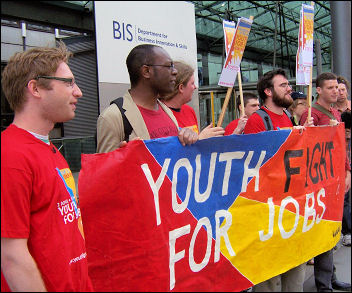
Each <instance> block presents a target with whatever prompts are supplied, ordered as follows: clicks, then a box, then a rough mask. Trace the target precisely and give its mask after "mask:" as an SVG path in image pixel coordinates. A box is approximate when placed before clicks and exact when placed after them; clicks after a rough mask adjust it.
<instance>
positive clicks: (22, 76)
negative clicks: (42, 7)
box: [1, 41, 73, 111]
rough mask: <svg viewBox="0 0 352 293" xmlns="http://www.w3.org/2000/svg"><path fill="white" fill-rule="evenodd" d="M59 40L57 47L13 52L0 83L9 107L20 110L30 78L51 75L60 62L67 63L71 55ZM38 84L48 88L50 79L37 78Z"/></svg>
mask: <svg viewBox="0 0 352 293" xmlns="http://www.w3.org/2000/svg"><path fill="white" fill-rule="evenodd" d="M72 55H73V54H72V52H69V51H68V50H67V48H66V45H65V44H64V43H63V42H62V41H61V42H59V44H58V47H54V48H49V47H36V48H32V49H30V50H27V51H24V52H17V53H15V54H14V55H13V56H12V57H11V58H10V59H9V61H8V63H7V65H6V67H5V68H4V71H3V73H2V78H1V85H2V89H3V91H4V94H5V96H6V99H7V101H8V102H9V104H10V107H11V109H12V110H14V111H20V110H21V109H22V107H23V104H24V102H25V97H24V90H25V88H26V87H27V84H28V82H29V81H30V80H32V79H35V78H36V77H37V76H39V75H52V74H54V73H55V72H56V70H57V68H58V67H59V65H60V63H61V62H65V63H67V62H68V60H69V58H70V57H71V56H72ZM37 83H38V85H39V86H42V87H44V88H50V80H46V79H39V80H38V81H37Z"/></svg>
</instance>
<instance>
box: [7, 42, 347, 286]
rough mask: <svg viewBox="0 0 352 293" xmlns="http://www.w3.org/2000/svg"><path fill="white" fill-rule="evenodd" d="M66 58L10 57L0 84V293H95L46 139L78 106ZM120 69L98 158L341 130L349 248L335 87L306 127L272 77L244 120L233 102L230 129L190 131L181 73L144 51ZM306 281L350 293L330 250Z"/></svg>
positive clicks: (325, 86) (328, 88) (68, 186)
mask: <svg viewBox="0 0 352 293" xmlns="http://www.w3.org/2000/svg"><path fill="white" fill-rule="evenodd" d="M71 55H72V54H71V53H70V52H69V51H68V50H67V48H66V47H65V45H64V44H63V43H61V44H60V45H59V46H58V47H57V48H33V49H30V50H27V51H25V52H21V53H16V54H15V55H14V56H12V57H11V58H10V60H9V62H8V64H7V65H6V67H5V69H4V71H3V74H2V87H3V90H4V93H5V96H6V98H7V100H8V102H9V104H10V106H11V108H12V109H13V110H14V114H15V115H14V120H13V123H12V124H11V125H10V126H9V127H8V128H7V129H6V130H5V131H3V132H2V133H1V290H2V291H8V290H11V291H38V292H39V291H93V290H94V284H92V282H91V280H90V278H89V269H88V261H87V253H86V248H85V242H84V230H83V226H82V220H81V214H80V209H79V202H78V199H77V192H76V188H75V184H74V179H73V176H72V173H71V171H70V169H69V166H68V164H67V162H66V160H65V158H64V157H63V156H62V155H61V153H60V151H59V150H58V149H57V148H56V147H55V146H54V145H53V144H52V143H51V142H50V139H49V132H50V131H51V130H52V129H53V127H54V125H55V123H58V122H66V121H69V120H71V119H73V118H74V116H75V109H76V107H77V103H78V101H79V99H80V98H81V97H82V92H81V90H80V88H79V87H78V85H77V84H76V82H75V79H74V75H73V73H72V72H71V70H70V68H69V66H68V60H69V58H70V57H71ZM126 65H127V69H128V73H129V77H130V85H131V87H130V89H129V90H127V91H126V92H125V94H124V95H123V96H122V97H120V98H118V99H116V100H114V101H112V102H111V104H110V105H109V106H108V107H107V108H106V109H105V110H104V111H103V112H102V113H101V114H100V115H99V117H98V120H97V153H104V152H110V151H114V150H116V149H117V148H122V147H125V146H126V145H127V144H128V142H129V141H131V140H135V139H154V138H160V137H167V136H177V137H178V139H179V141H180V143H181V144H182V145H183V146H185V147H187V145H191V144H194V143H196V142H197V141H198V140H199V139H206V138H209V137H218V136H223V135H242V134H250V133H258V132H262V131H268V130H280V129H285V128H290V129H292V128H297V129H304V128H306V127H314V126H315V125H336V124H338V123H341V122H342V121H343V122H344V123H345V132H346V146H347V148H346V152H347V156H346V164H345V170H346V178H344V181H345V182H344V185H345V202H344V211H343V221H342V234H343V244H344V245H347V246H350V245H351V208H350V203H349V190H350V186H351V182H350V181H351V168H350V159H351V157H350V128H351V102H350V100H348V90H349V83H348V81H347V80H346V79H345V78H344V77H341V76H336V75H335V74H333V73H322V74H320V75H319V76H317V78H316V92H317V97H316V100H315V103H314V104H313V105H312V108H311V117H308V102H307V96H306V95H305V94H304V93H302V92H293V91H292V87H291V85H290V83H289V81H288V78H287V76H286V73H285V71H284V70H283V69H274V70H272V71H269V72H267V73H265V74H264V75H263V76H262V77H261V78H260V79H259V81H258V83H257V91H258V95H259V97H258V96H257V95H256V94H254V93H251V92H245V93H244V94H243V103H244V105H243V108H244V111H243V112H242V111H241V110H240V109H241V104H240V97H238V98H237V105H236V106H237V108H238V110H239V111H240V113H241V115H240V117H239V118H238V119H236V120H234V121H231V122H230V123H229V124H228V125H227V126H226V127H225V129H224V128H223V127H213V126H212V124H211V125H208V126H207V127H205V128H204V129H199V123H198V120H197V116H196V114H195V111H194V109H193V108H192V107H190V106H189V105H188V103H189V102H190V101H191V99H192V94H193V92H194V90H195V89H196V85H195V80H194V69H193V68H192V67H191V66H190V65H188V64H186V63H184V62H181V61H175V62H174V61H173V60H172V58H171V57H170V55H169V54H168V53H167V51H166V50H165V49H163V48H162V47H160V46H156V45H149V44H148V45H139V46H136V47H134V48H133V49H132V50H131V52H130V53H129V55H128V56H127V59H126ZM259 98H260V99H259ZM260 100H261V101H262V104H260ZM67 210H71V211H72V213H69V214H68V213H67ZM305 271H306V263H303V264H301V265H299V266H297V267H295V268H292V269H290V270H289V271H287V272H285V273H282V274H281V275H278V276H275V277H273V278H271V279H269V280H267V281H264V282H262V283H260V284H256V285H255V286H254V287H253V288H252V290H253V291H257V292H280V291H282V292H303V283H304V280H305ZM314 277H315V284H316V287H317V291H332V290H333V289H337V290H347V291H349V290H351V285H350V284H349V283H344V282H342V281H340V280H337V279H336V275H335V267H334V264H333V250H329V251H327V252H324V253H322V254H320V255H317V256H315V257H314Z"/></svg>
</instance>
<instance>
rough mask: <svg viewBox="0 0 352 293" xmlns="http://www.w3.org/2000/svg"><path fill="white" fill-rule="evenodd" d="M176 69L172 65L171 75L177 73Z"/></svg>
mask: <svg viewBox="0 0 352 293" xmlns="http://www.w3.org/2000/svg"><path fill="white" fill-rule="evenodd" d="M177 73H178V71H177V69H176V68H175V67H172V71H171V74H172V75H177Z"/></svg>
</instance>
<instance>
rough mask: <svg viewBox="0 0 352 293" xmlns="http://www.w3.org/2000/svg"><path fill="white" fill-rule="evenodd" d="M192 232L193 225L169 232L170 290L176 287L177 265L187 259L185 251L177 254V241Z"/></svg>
mask: <svg viewBox="0 0 352 293" xmlns="http://www.w3.org/2000/svg"><path fill="white" fill-rule="evenodd" d="M190 231H191V225H190V224H188V225H186V226H183V227H181V228H178V229H175V230H172V231H170V232H169V248H170V259H169V271H170V290H172V289H173V288H174V287H175V283H176V280H175V263H176V262H177V261H179V260H180V259H182V258H184V257H185V250H184V249H183V250H181V251H179V252H178V253H175V244H176V239H177V238H180V237H181V236H183V235H186V234H188V233H189V232H190Z"/></svg>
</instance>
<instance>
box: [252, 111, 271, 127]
mask: <svg viewBox="0 0 352 293" xmlns="http://www.w3.org/2000/svg"><path fill="white" fill-rule="evenodd" d="M256 113H257V114H258V115H259V116H260V117H261V118H262V120H263V123H264V126H265V130H273V123H272V122H271V119H270V117H269V114H268V113H267V112H266V111H265V110H263V109H262V108H260V109H258V110H257V111H256Z"/></svg>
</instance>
